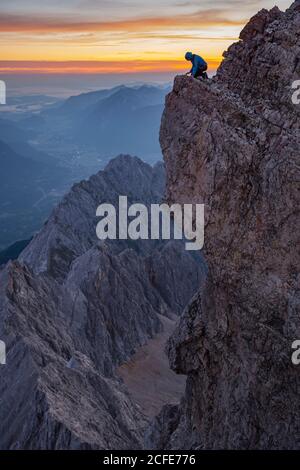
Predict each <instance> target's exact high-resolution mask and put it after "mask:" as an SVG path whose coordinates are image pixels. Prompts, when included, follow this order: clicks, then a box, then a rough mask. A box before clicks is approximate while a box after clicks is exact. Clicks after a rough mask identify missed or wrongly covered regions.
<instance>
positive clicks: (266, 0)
mask: <svg viewBox="0 0 300 470" xmlns="http://www.w3.org/2000/svg"><path fill="white" fill-rule="evenodd" d="M274 3H275V0H261V1H257V0H250V1H241V0H239V1H237V0H227V1H225V0H214V1H212V0H200V1H193V0H191V1H185V0H51V1H49V2H47V3H46V2H42V1H41V0H28V1H26V0H1V2H0V38H1V39H0V41H1V49H0V74H2V75H3V74H6V73H9V74H11V73H24V72H25V73H36V72H37V73H41V72H42V73H58V72H59V73H74V72H76V73H78V72H80V73H130V72H147V71H151V72H156V71H157V72H165V71H176V70H180V69H184V68H186V63H185V61H184V60H183V55H184V52H185V51H187V50H192V51H193V52H198V53H200V54H201V55H203V56H204V57H205V58H206V59H207V60H208V62H209V65H210V68H211V69H215V68H216V66H217V65H218V63H219V61H220V60H221V56H222V52H223V51H224V50H225V49H227V47H228V46H229V45H230V44H231V43H232V42H234V41H236V40H237V38H238V36H239V32H240V30H241V28H242V27H243V25H244V24H245V23H246V21H247V20H248V19H249V18H250V17H251V16H252V15H253V14H255V13H256V12H257V11H258V10H259V9H261V8H263V7H265V8H271V7H273V6H274ZM276 3H277V5H278V6H279V7H280V8H281V9H282V10H284V9H286V8H287V7H288V6H289V5H290V4H291V0H277V2H276Z"/></svg>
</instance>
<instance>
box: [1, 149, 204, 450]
mask: <svg viewBox="0 0 300 470" xmlns="http://www.w3.org/2000/svg"><path fill="white" fill-rule="evenodd" d="M163 189H164V168H163V165H162V164H157V165H156V166H155V167H154V168H152V167H150V166H149V165H147V164H145V163H143V162H142V161H141V160H139V159H137V158H132V157H129V156H120V157H118V158H116V159H115V160H114V161H112V162H111V163H110V164H109V165H108V166H107V168H106V169H105V170H104V171H101V172H99V173H98V174H97V175H95V176H93V177H92V178H91V179H90V180H89V181H86V182H82V183H80V184H79V185H76V186H75V187H73V189H72V190H71V191H70V193H69V194H68V195H67V196H66V197H65V198H64V200H63V201H62V203H61V204H60V205H59V206H58V207H57V208H56V209H55V210H54V212H53V214H52V216H51V217H50V219H49V220H48V222H47V223H46V224H45V226H44V227H43V229H42V230H41V232H40V233H39V234H38V235H37V236H36V237H35V238H34V239H33V240H32V242H31V243H30V245H29V246H28V247H27V248H26V250H25V251H24V252H23V253H22V255H21V256H20V259H19V260H18V261H16V262H13V263H9V264H8V265H7V266H6V267H5V268H4V269H2V270H1V271H0V338H1V340H4V341H5V342H6V345H7V353H8V354H7V364H6V365H5V366H1V369H0V373H1V382H0V395H1V403H2V405H1V407H0V448H1V449H15V448H18V449H85V448H93V449H131V448H134V449H135V448H140V447H141V446H142V442H143V432H144V428H145V426H146V424H147V422H146V418H145V416H144V415H143V414H142V412H141V409H140V408H139V407H138V406H137V405H136V404H135V403H134V402H133V401H132V399H131V398H130V396H129V395H128V393H127V391H126V389H125V387H124V385H123V384H122V383H121V382H120V380H119V379H118V378H117V376H116V373H115V370H116V368H117V367H118V366H119V365H120V364H122V363H123V362H124V361H126V360H128V359H129V358H131V357H132V355H133V354H134V353H135V352H136V351H137V350H138V348H139V347H140V346H142V345H144V344H146V343H147V341H148V340H149V339H150V338H152V337H153V336H154V335H156V334H157V333H159V332H160V331H161V330H162V322H161V320H160V318H161V315H164V316H166V317H171V316H173V315H174V314H176V313H179V312H180V311H181V310H182V308H183V307H184V305H185V304H186V303H187V302H188V300H189V295H190V294H194V292H195V291H196V289H197V286H198V285H199V282H200V280H201V279H202V278H203V273H204V271H203V265H201V263H200V262H199V261H200V259H199V258H198V259H197V258H195V257H192V256H190V255H189V254H188V253H187V252H185V249H184V244H183V243H181V242H179V241H178V242H177V241H176V242H173V241H170V242H162V241H156V242H152V241H149V242H147V241H145V242H144V243H140V244H139V243H137V245H135V243H133V242H131V243H127V242H126V241H124V242H122V243H119V242H118V241H116V242H111V243H104V242H100V241H98V240H97V238H96V223H97V220H96V218H95V214H96V208H97V206H98V205H99V204H100V203H102V202H108V203H116V202H117V201H118V196H119V194H120V195H129V196H130V200H131V201H134V202H143V203H144V204H148V203H155V202H159V200H160V199H161V198H162V196H163ZM128 193H129V194H128ZM182 277H184V280H183V282H182ZM162 280H163V283H162ZM179 280H180V282H179ZM177 284H178V285H177ZM174 290H176V291H177V294H176V296H174V295H173V292H174Z"/></svg>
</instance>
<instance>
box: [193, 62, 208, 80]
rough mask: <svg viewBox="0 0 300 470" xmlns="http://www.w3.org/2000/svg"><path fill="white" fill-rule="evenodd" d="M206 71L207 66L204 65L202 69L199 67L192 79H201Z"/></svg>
mask: <svg viewBox="0 0 300 470" xmlns="http://www.w3.org/2000/svg"><path fill="white" fill-rule="evenodd" d="M206 70H207V65H204V66H203V67H199V69H198V70H197V72H196V73H195V75H194V77H195V78H198V77H202V75H203V73H204V72H206Z"/></svg>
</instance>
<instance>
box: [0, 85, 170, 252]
mask: <svg viewBox="0 0 300 470" xmlns="http://www.w3.org/2000/svg"><path fill="white" fill-rule="evenodd" d="M169 90H170V89H169V88H168V87H159V86H157V87H156V86H152V85H151V86H150V85H141V86H134V87H130V86H124V85H123V86H118V87H115V88H112V89H107V90H99V91H93V92H89V93H83V94H80V95H78V96H72V97H70V98H68V99H66V100H64V101H56V102H54V103H53V104H52V105H50V104H49V101H50V100H49V97H38V96H37V97H36V99H33V97H28V99H27V98H26V97H24V100H23V101H22V99H21V98H18V99H16V103H17V104H18V105H19V106H21V105H22V103H23V104H24V106H25V105H26V106H27V105H28V103H29V104H32V103H33V104H34V106H36V107H37V110H36V109H35V108H34V110H33V112H32V113H31V114H30V113H28V112H27V111H26V113H20V112H19V111H20V110H19V108H18V111H16V112H15V113H12V112H11V113H9V112H6V113H5V116H6V117H9V118H10V119H7V118H6V119H3V118H2V119H0V163H1V173H0V184H1V188H0V208H1V216H0V217H1V222H2V223H1V226H0V249H4V248H5V247H7V246H10V245H11V244H13V243H14V242H16V241H17V240H23V239H28V238H30V237H31V236H32V235H33V233H34V232H35V231H36V230H37V229H39V228H40V226H41V224H42V223H43V221H44V220H45V219H46V217H47V216H48V215H49V212H50V210H51V209H52V207H53V205H54V204H56V203H57V202H58V201H59V199H60V198H61V197H62V195H63V194H64V193H65V192H66V191H67V190H68V189H69V188H70V186H71V185H72V183H74V182H75V181H78V180H80V179H83V178H87V177H88V176H90V175H91V174H93V173H95V172H97V171H99V170H100V169H102V168H103V167H104V166H105V164H106V163H107V162H108V161H109V160H110V159H111V158H112V157H115V156H116V155H118V154H122V153H123V154H124V153H131V154H135V155H138V156H140V157H142V158H143V159H144V160H145V161H147V162H149V163H151V164H153V163H155V162H156V161H158V160H160V159H161V150H160V146H159V126H160V121H161V115H162V111H163V106H164V100H165V96H166V94H167V93H168V91H169ZM39 100H41V103H40V101H39ZM33 104H32V106H33ZM39 104H41V106H42V110H40V107H39ZM43 106H44V107H43ZM26 110H27V108H26Z"/></svg>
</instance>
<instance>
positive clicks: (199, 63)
mask: <svg viewBox="0 0 300 470" xmlns="http://www.w3.org/2000/svg"><path fill="white" fill-rule="evenodd" d="M186 58H187V60H190V61H191V62H192V64H193V66H192V68H191V70H190V73H191V74H192V75H193V76H195V75H196V73H197V72H198V70H199V69H202V68H203V67H204V68H205V67H207V63H206V62H205V60H204V59H203V58H202V57H201V56H200V55H197V54H192V53H191V54H188V53H187V54H186Z"/></svg>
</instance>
